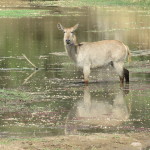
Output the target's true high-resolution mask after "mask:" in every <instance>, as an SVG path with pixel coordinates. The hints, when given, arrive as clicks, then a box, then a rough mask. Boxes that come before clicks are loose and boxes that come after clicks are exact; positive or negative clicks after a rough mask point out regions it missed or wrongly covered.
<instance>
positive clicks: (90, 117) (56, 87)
mask: <svg viewBox="0 0 150 150" xmlns="http://www.w3.org/2000/svg"><path fill="white" fill-rule="evenodd" d="M47 9H50V11H52V12H55V11H56V9H57V10H58V11H59V12H61V13H62V15H61V16H57V14H56V16H45V17H34V18H31V17H23V18H0V21H1V23H0V33H1V34H0V41H1V43H0V68H1V69H0V88H1V89H5V91H7V90H8V89H12V91H14V90H16V89H17V91H18V90H21V91H22V90H23V91H24V92H29V94H33V96H35V100H34V101H32V99H29V100H22V101H21V100H20V99H19V98H18V97H17V99H16V98H14V99H9V98H10V97H12V95H11V94H15V93H8V94H7V93H6V95H4V99H3V97H2V100H1V101H0V127H1V128H0V134H1V133H4V134H7V135H8V136H9V133H12V136H14V135H15V134H16V133H18V132H19V134H20V135H19V136H22V135H23V133H24V134H26V135H32V134H33V132H34V133H36V135H37V134H40V135H41V134H43V135H44V136H46V135H57V134H64V133H63V132H64V124H65V121H66V127H67V130H66V131H69V129H70V128H71V127H72V128H73V129H75V130H81V129H87V130H90V128H91V127H96V126H97V129H100V132H102V129H105V127H107V129H108V128H109V127H112V128H114V129H115V128H116V126H117V127H118V126H123V127H124V126H127V127H130V131H137V129H139V130H140V131H141V130H142V131H143V130H144V131H150V129H149V124H150V123H149V120H150V118H149V114H150V107H149V106H150V102H149V97H150V93H149V89H150V86H149V83H150V73H149V72H150V65H149V55H148V54H150V53H149V51H147V50H149V49H150V38H149V35H150V30H149V29H150V28H149V24H150V19H149V16H148V15H149V12H147V11H145V10H142V11H137V10H134V8H125V7H124V8H122V7H121V8H118V7H117V8H114V7H113V8H111V7H108V8H98V7H97V8H96V7H93V8H87V7H84V8H65V9H64V8H58V7H57V8H56V7H49V8H47ZM63 14H65V16H63ZM66 15H67V17H66ZM93 16H94V17H93ZM116 16H117V17H116ZM58 22H60V23H62V24H64V25H65V26H66V27H69V26H72V25H73V24H76V23H77V22H79V23H80V28H79V30H78V31H77V36H78V37H79V42H82V41H86V42H91V41H99V40H104V39H116V40H121V41H123V42H124V43H125V44H127V45H128V46H129V48H130V49H131V51H132V54H133V55H134V56H135V57H133V61H132V63H131V64H130V66H129V67H128V68H129V70H130V73H131V74H130V75H131V83H130V89H129V90H130V93H129V94H128V95H126V94H127V93H124V92H126V91H128V90H126V91H125V90H121V89H119V87H118V88H116V87H115V86H113V85H111V84H112V82H113V83H114V82H115V83H116V84H117V85H118V83H117V80H118V78H117V77H116V79H115V78H114V76H113V77H111V76H110V70H109V74H107V70H106V69H101V70H97V69H96V70H93V74H91V80H92V81H95V80H98V81H100V82H101V83H99V85H97V83H95V85H93V84H91V85H89V86H88V87H85V88H84V92H83V89H82V86H81V84H75V85H74V84H72V83H75V82H78V80H77V79H79V77H78V76H80V75H81V74H80V73H78V72H77V71H76V70H75V69H76V68H75V67H73V64H72V63H70V62H71V61H70V60H69V59H68V57H66V56H65V53H64V47H63V46H62V45H63V41H62V35H61V33H60V32H59V31H58V30H57V27H56V25H57V23H58ZM133 50H135V51H134V53H133ZM22 53H23V54H25V55H26V56H27V57H28V58H29V59H30V60H31V61H32V62H33V63H34V64H35V65H36V66H38V67H39V68H40V69H39V71H36V72H33V70H32V68H31V66H30V64H29V63H28V62H27V61H26V60H25V59H23V57H22ZM50 53H51V54H50ZM141 55H142V56H141ZM145 55H146V56H145ZM147 55H148V56H147ZM138 60H140V61H138ZM147 60H148V61H147ZM104 70H105V71H104ZM113 73H114V72H112V74H113ZM105 81H108V83H109V85H108V83H104V82H105ZM103 83H104V84H103ZM70 84H71V85H70ZM107 86H108V87H107ZM68 87H69V88H68ZM0 96H3V94H2V93H0ZM80 98H82V100H80V101H78V102H77V100H79V99H80ZM83 99H84V100H83ZM130 100H131V101H132V107H131V111H130V110H129V111H128V107H127V106H128V103H129V101H130ZM126 101H127V104H126ZM74 103H75V104H74ZM72 106H74V107H73V108H72ZM70 109H71V110H70ZM68 112H69V114H68ZM67 114H68V115H67ZM129 114H130V118H129V120H128V121H126V120H127V119H128V117H129ZM66 116H67V120H66ZM73 129H70V130H71V132H73ZM128 129H129V128H126V131H129V130H128ZM139 130H138V131H139ZM82 131H83V130H82ZM92 131H93V130H92ZM92 131H91V132H92ZM39 132H40V133H39ZM45 132H46V133H45ZM97 132H99V131H97ZM106 132H107V131H106ZM118 132H119V131H118ZM120 132H122V129H120Z"/></svg>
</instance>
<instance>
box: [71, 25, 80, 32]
mask: <svg viewBox="0 0 150 150" xmlns="http://www.w3.org/2000/svg"><path fill="white" fill-rule="evenodd" d="M78 27H79V24H76V25H75V26H74V27H72V32H74V31H76V30H77V29H78Z"/></svg>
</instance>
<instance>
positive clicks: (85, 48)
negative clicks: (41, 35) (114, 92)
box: [57, 23, 130, 85]
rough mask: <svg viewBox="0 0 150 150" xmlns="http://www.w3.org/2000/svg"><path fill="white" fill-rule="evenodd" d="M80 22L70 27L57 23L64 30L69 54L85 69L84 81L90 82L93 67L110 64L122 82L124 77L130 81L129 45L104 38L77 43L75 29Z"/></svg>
mask: <svg viewBox="0 0 150 150" xmlns="http://www.w3.org/2000/svg"><path fill="white" fill-rule="evenodd" d="M78 26H79V24H76V25H75V26H73V27H70V28H64V27H63V26H62V25H61V24H60V23H58V24H57V27H58V29H59V30H61V31H63V32H64V46H65V49H66V51H67V54H68V56H69V57H70V58H71V59H72V60H73V61H74V62H75V63H76V65H77V66H78V67H80V68H82V69H83V75H84V83H86V84H88V82H89V75H90V70H91V68H97V67H102V66H105V65H108V64H110V65H111V66H112V67H113V68H114V69H115V70H116V72H117V74H118V75H119V77H120V84H121V85H123V83H124V78H125V81H126V83H129V71H128V70H127V69H125V68H124V61H125V59H126V57H127V56H128V60H129V59H130V51H129V48H128V46H126V45H125V44H123V43H122V42H120V41H117V40H102V41H97V42H82V43H80V44H78V43H77V38H76V36H75V33H74V32H75V31H76V30H77V28H78Z"/></svg>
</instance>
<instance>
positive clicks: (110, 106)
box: [66, 85, 130, 134]
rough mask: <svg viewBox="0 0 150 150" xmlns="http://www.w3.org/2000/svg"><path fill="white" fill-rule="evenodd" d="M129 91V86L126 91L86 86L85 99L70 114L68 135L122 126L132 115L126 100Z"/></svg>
mask: <svg viewBox="0 0 150 150" xmlns="http://www.w3.org/2000/svg"><path fill="white" fill-rule="evenodd" d="M127 91H128V85H127V86H126V87H125V89H120V88H119V87H118V89H117V88H116V86H114V85H108V86H104V87H101V86H100V85H89V86H85V87H84V91H83V93H84V94H83V99H82V100H80V101H78V102H77V103H76V104H75V106H74V107H73V109H72V110H71V111H70V112H69V114H68V117H67V120H66V133H67V134H68V133H69V134H75V133H77V131H82V130H85V128H86V130H89V129H90V128H93V127H100V128H103V127H116V126H118V125H120V124H122V123H123V122H124V121H126V120H127V119H128V118H129V114H130V112H129V111H128V108H127V104H126V102H125V100H124V97H125V95H126V94H128V92H127ZM87 126H88V128H87Z"/></svg>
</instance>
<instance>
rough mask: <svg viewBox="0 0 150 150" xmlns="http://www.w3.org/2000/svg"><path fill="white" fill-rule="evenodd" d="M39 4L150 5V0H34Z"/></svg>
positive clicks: (71, 5) (72, 5) (78, 5)
mask: <svg viewBox="0 0 150 150" xmlns="http://www.w3.org/2000/svg"><path fill="white" fill-rule="evenodd" d="M32 4H33V5H35V6H36V5H37V6H62V7H83V6H140V7H141V6H142V7H148V6H150V0H60V1H44V2H43V1H36V0H35V1H33V2H32Z"/></svg>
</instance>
